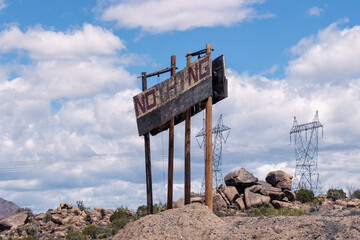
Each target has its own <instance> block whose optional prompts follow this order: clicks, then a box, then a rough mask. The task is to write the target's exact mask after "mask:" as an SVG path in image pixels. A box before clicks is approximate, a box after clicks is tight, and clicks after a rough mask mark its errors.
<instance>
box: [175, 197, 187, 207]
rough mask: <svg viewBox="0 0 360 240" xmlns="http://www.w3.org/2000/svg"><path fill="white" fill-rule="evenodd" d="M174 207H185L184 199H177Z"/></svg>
mask: <svg viewBox="0 0 360 240" xmlns="http://www.w3.org/2000/svg"><path fill="white" fill-rule="evenodd" d="M176 206H177V207H183V206H185V199H184V198H179V200H177V202H176Z"/></svg>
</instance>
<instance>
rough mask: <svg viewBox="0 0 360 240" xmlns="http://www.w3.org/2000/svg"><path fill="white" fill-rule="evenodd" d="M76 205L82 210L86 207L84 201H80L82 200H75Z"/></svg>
mask: <svg viewBox="0 0 360 240" xmlns="http://www.w3.org/2000/svg"><path fill="white" fill-rule="evenodd" d="M76 205H77V207H78V208H79V209H80V211H84V210H85V209H86V207H85V205H84V201H82V200H79V201H76Z"/></svg>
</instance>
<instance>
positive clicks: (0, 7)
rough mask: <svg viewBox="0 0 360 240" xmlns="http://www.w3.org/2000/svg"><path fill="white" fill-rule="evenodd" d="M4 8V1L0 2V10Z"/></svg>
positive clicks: (0, 0)
mask: <svg viewBox="0 0 360 240" xmlns="http://www.w3.org/2000/svg"><path fill="white" fill-rule="evenodd" d="M6 6H7V5H6V3H5V0H0V10H1V9H3V8H6Z"/></svg>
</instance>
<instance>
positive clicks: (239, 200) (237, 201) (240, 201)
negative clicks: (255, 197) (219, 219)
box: [235, 197, 246, 210]
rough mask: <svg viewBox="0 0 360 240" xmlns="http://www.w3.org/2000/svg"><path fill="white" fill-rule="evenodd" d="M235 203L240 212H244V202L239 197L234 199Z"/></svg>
mask: <svg viewBox="0 0 360 240" xmlns="http://www.w3.org/2000/svg"><path fill="white" fill-rule="evenodd" d="M235 202H236V204H237V205H238V207H239V209H240V210H245V209H246V208H245V203H244V200H243V199H242V198H240V197H239V198H237V199H235Z"/></svg>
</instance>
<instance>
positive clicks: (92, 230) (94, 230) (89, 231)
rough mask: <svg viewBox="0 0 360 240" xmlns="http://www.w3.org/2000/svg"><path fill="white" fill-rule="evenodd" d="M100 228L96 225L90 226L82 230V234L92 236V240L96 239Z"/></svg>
mask: <svg viewBox="0 0 360 240" xmlns="http://www.w3.org/2000/svg"><path fill="white" fill-rule="evenodd" d="M100 231H101V230H100V228H98V227H97V226H95V225H89V226H87V227H86V228H84V229H83V230H82V234H84V235H86V236H90V237H91V238H92V239H96V238H97V235H98V234H99V233H100Z"/></svg>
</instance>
